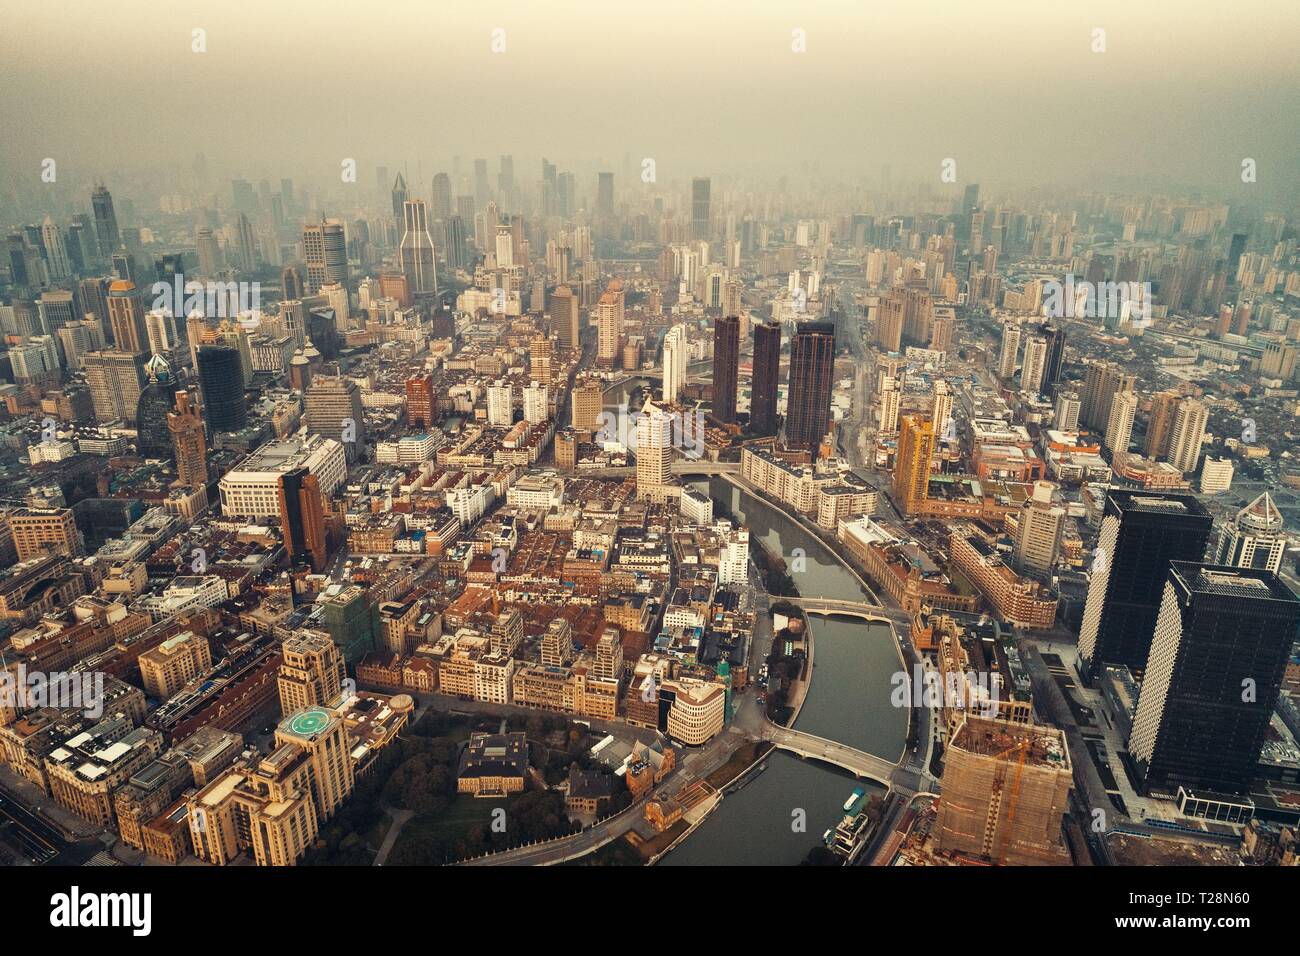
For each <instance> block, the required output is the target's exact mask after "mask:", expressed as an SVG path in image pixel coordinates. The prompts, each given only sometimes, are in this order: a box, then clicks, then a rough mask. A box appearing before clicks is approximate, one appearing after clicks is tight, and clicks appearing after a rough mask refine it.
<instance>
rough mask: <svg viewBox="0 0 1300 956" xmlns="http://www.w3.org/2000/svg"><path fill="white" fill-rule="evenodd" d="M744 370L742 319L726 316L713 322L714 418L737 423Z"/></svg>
mask: <svg viewBox="0 0 1300 956" xmlns="http://www.w3.org/2000/svg"><path fill="white" fill-rule="evenodd" d="M739 369H740V317H739V316H736V315H727V316H722V317H720V318H718V319H717V321H715V322H714V323H713V417H714V418H716V419H717V420H718V421H720V422H727V423H731V422H734V421H735V420H736V379H737V377H738V375H739Z"/></svg>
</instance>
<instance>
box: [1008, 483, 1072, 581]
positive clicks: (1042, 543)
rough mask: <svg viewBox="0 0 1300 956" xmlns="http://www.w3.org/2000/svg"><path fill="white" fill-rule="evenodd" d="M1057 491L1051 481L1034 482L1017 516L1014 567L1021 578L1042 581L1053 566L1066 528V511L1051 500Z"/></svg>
mask: <svg viewBox="0 0 1300 956" xmlns="http://www.w3.org/2000/svg"><path fill="white" fill-rule="evenodd" d="M1056 490H1057V486H1056V485H1055V484H1053V483H1052V482H1050V481H1036V482H1034V492H1033V494H1032V495H1031V496H1030V497H1029V499H1028V500H1027V501H1025V503H1024V505H1023V507H1021V509H1020V514H1019V515H1018V516H1017V520H1016V547H1015V552H1014V563H1015V568H1016V570H1017V571H1020V572H1021V573H1022V574H1028V575H1031V576H1032V577H1037V578H1045V577H1047V576H1048V575H1050V574H1051V573H1052V568H1053V567H1054V566H1055V565H1056V554H1057V550H1058V549H1059V548H1060V545H1061V529H1062V528H1063V527H1064V526H1065V508H1064V507H1063V506H1062V505H1059V504H1056V503H1055V502H1054V501H1053V500H1052V499H1053V497H1054V496H1055V493H1056Z"/></svg>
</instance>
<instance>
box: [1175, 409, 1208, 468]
mask: <svg viewBox="0 0 1300 956" xmlns="http://www.w3.org/2000/svg"><path fill="white" fill-rule="evenodd" d="M1209 420H1210V410H1209V409H1208V408H1206V407H1205V405H1203V404H1202V403H1201V402H1198V401H1197V400H1196V399H1194V398H1189V399H1185V400H1184V401H1183V402H1182V403H1180V404H1179V406H1178V411H1177V413H1176V414H1175V415H1174V429H1173V432H1172V433H1171V434H1170V436H1169V464H1171V465H1173V466H1174V467H1175V468H1177V469H1178V470H1179V471H1181V472H1182V473H1183V474H1187V473H1188V472H1189V471H1195V470H1196V466H1197V465H1198V464H1199V463H1200V460H1201V446H1202V445H1203V444H1204V443H1205V426H1206V425H1207V424H1208V423H1209Z"/></svg>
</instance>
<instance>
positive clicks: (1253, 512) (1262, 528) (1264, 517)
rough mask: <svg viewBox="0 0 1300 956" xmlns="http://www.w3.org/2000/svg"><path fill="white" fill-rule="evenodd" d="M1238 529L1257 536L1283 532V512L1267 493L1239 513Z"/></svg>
mask: <svg viewBox="0 0 1300 956" xmlns="http://www.w3.org/2000/svg"><path fill="white" fill-rule="evenodd" d="M1237 527H1239V528H1241V530H1243V531H1249V532H1253V533H1255V534H1261V533H1266V532H1267V533H1276V532H1278V531H1281V530H1282V512H1280V511H1278V510H1277V505H1275V504H1273V498H1272V496H1271V495H1269V493H1268V492H1267V491H1266V492H1264V493H1263V494H1262V495H1260V496H1259V497H1258V498H1256V499H1255V500H1254V501H1252V502H1251V503H1250V504H1248V505H1246V507H1244V508H1242V509H1241V510H1240V511H1238V512H1237Z"/></svg>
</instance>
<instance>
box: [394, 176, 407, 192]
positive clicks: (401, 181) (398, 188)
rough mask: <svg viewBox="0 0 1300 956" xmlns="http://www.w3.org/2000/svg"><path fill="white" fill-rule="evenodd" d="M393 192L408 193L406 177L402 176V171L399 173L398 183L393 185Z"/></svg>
mask: <svg viewBox="0 0 1300 956" xmlns="http://www.w3.org/2000/svg"><path fill="white" fill-rule="evenodd" d="M393 192H395V193H396V192H403V193H404V192H406V177H405V176H403V175H402V172H401V170H398V172H397V181H396V182H394V183H393Z"/></svg>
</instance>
